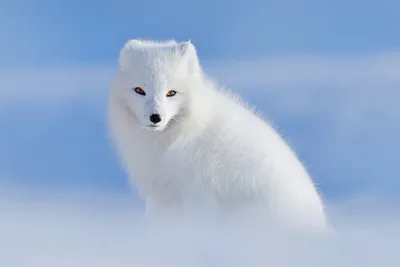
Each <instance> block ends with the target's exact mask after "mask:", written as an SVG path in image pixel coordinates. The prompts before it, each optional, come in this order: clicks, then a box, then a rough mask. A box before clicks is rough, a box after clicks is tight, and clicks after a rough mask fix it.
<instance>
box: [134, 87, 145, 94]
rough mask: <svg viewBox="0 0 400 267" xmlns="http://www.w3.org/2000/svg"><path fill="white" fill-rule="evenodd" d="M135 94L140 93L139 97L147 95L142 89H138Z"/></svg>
mask: <svg viewBox="0 0 400 267" xmlns="http://www.w3.org/2000/svg"><path fill="white" fill-rule="evenodd" d="M135 92H136V93H138V94H139V95H146V93H145V91H144V90H143V89H142V88H140V87H136V88H135Z"/></svg>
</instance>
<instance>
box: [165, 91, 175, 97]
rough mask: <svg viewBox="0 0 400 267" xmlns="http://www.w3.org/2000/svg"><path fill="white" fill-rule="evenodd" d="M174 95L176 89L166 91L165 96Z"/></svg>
mask: <svg viewBox="0 0 400 267" xmlns="http://www.w3.org/2000/svg"><path fill="white" fill-rule="evenodd" d="M174 95H176V91H175V90H171V91H168V93H167V97H171V96H174Z"/></svg>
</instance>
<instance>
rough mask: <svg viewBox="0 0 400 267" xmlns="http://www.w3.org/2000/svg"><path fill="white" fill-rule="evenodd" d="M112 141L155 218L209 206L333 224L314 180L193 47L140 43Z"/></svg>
mask: <svg viewBox="0 0 400 267" xmlns="http://www.w3.org/2000/svg"><path fill="white" fill-rule="evenodd" d="M108 118H109V126H110V132H111V136H112V139H113V140H114V143H115V145H116V148H117V151H118V152H119V154H120V156H121V161H122V164H123V166H124V167H125V168H126V170H127V172H128V173H129V177H130V181H131V182H132V184H133V185H134V187H135V188H136V189H137V192H138V194H139V195H140V196H141V197H142V198H143V199H144V201H145V204H146V211H147V213H148V214H170V215H172V216H174V214H178V213H182V212H183V211H184V210H191V209H192V211H193V209H196V208H198V207H199V206H202V205H203V206H208V207H213V210H214V211H217V212H219V213H220V214H229V213H230V214H232V213H233V214H235V213H236V212H242V211H245V212H250V211H252V212H254V213H255V214H258V215H260V216H263V217H265V218H268V219H270V220H271V221H273V222H278V223H279V224H288V225H294V226H308V227H312V228H319V229H323V228H325V227H326V219H325V213H324V207H323V202H322V200H321V197H320V196H319V194H318V192H317V190H316V188H315V186H314V184H313V182H312V179H311V178H310V176H309V175H308V173H307V171H306V170H305V168H304V167H303V165H302V164H301V162H300V161H299V160H298V158H297V156H296V155H295V153H294V152H293V151H292V150H291V149H290V147H289V146H288V145H287V143H286V142H285V141H284V140H283V139H282V138H281V137H280V135H279V134H278V133H277V132H276V131H275V130H274V129H273V128H272V127H271V126H270V125H269V124H268V123H267V122H266V121H265V120H263V119H262V118H261V117H260V116H258V115H257V114H256V113H254V112H253V111H252V110H251V109H249V108H248V107H247V105H245V104H244V103H243V101H241V100H240V99H239V98H238V97H235V96H233V95H232V94H231V93H228V92H226V91H224V90H221V89H219V88H218V87H217V86H216V85H215V83H214V82H213V81H211V80H210V79H209V78H208V77H207V76H206V74H205V73H204V71H203V70H202V68H201V65H200V63H199V59H198V56H197V53H196V48H195V46H194V45H193V44H192V43H191V42H182V43H178V42H176V41H165V42H155V41H143V40H131V41H129V42H127V43H126V44H125V46H124V47H123V48H122V50H121V53H120V59H119V72H118V74H117V77H116V79H115V82H114V84H113V85H112V88H111V90H110V95H109V107H108Z"/></svg>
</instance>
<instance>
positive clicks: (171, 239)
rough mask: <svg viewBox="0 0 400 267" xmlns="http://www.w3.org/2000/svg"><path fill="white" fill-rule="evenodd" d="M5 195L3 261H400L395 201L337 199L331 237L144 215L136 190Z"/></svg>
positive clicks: (44, 265) (322, 264)
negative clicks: (150, 219)
mask: <svg viewBox="0 0 400 267" xmlns="http://www.w3.org/2000/svg"><path fill="white" fill-rule="evenodd" d="M7 195H8V196H6V197H4V195H3V197H2V198H1V199H0V200H1V204H0V214H1V227H0V236H1V239H0V253H1V257H0V266H10V267H14V266H16V267H20V266H21V267H22V266H41V267H53V266H58V267H71V266H84V267H103V266H107V267H109V266H110V267H117V266H118V267H125V266H135V267H140V266H175V267H181V266H182V267H192V266H219V267H221V266H222V267H223V266H229V267H234V266H273V267H281V266H282V267H283V266H285V267H286V266H288V267H292V266H296V267H302V266H304V267H313V266H318V267H328V266H332V267H337V266H341V267H354V266H363V267H377V266H380V267H390V266H393V267H395V266H400V255H399V253H398V248H399V246H400V241H399V240H400V230H399V228H398V225H399V223H400V218H397V217H394V216H393V214H395V213H394V212H393V210H392V209H391V208H390V205H389V204H388V203H384V202H383V201H379V200H378V199H374V198H357V199H353V200H347V201H343V202H341V203H331V204H330V205H329V208H330V211H331V212H330V216H331V219H332V221H333V222H334V225H335V228H336V229H337V232H338V233H337V235H336V236H332V237H307V238H305V237H299V236H297V237H295V236H285V235H278V234H276V233H275V234H272V233H268V231H267V230H268V229H265V228H264V227H259V226H258V227H254V226H250V225H239V224H236V225H229V227H228V225H222V224H210V223H205V222H202V223H199V221H198V222H197V223H193V222H192V223H181V224H176V225H174V226H173V227H172V226H171V225H170V226H167V225H163V223H162V222H160V224H157V225H153V226H149V225H145V224H143V223H142V220H141V217H140V215H139V214H140V212H141V210H140V208H139V207H138V208H135V205H133V201H132V199H130V198H129V197H121V196H115V195H114V196H113V195H102V194H74V193H68V192H64V193H62V194H61V193H60V192H59V193H58V194H54V193H53V194H48V193H45V192H37V193H32V192H31V193H30V194H28V195H24V197H21V195H19V196H17V195H10V194H7Z"/></svg>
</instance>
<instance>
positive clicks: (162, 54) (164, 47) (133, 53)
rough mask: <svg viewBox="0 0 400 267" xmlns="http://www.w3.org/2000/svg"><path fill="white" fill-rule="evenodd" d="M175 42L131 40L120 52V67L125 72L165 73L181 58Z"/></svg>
mask: <svg viewBox="0 0 400 267" xmlns="http://www.w3.org/2000/svg"><path fill="white" fill-rule="evenodd" d="M178 52H179V45H178V44H177V43H176V42H163V43H160V42H150V41H146V42H144V41H138V40H131V41H129V42H128V43H126V44H125V46H124V47H123V48H122V50H121V55H120V67H121V69H122V70H126V71H129V70H131V71H142V72H151V71H152V72H154V73H166V72H168V71H170V70H171V69H174V68H176V66H177V64H178V63H179V61H180V59H181V58H182V56H181V54H180V53H178Z"/></svg>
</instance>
